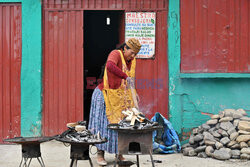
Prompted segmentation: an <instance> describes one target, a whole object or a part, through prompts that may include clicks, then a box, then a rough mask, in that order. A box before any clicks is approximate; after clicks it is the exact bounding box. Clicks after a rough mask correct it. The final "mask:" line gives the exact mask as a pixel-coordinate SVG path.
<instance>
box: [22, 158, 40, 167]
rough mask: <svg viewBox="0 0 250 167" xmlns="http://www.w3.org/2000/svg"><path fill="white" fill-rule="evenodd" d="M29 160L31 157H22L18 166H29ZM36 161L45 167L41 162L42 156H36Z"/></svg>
mask: <svg viewBox="0 0 250 167" xmlns="http://www.w3.org/2000/svg"><path fill="white" fill-rule="evenodd" d="M31 161H32V158H25V157H22V160H21V162H20V164H19V167H29V166H30V163H31ZM37 161H38V162H39V164H40V166H41V167H45V164H44V162H43V158H42V157H37Z"/></svg>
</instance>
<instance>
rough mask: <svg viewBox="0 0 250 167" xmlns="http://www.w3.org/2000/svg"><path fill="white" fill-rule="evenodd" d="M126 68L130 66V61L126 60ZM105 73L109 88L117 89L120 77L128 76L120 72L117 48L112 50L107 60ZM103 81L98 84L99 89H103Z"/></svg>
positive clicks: (120, 64) (119, 57) (119, 58)
mask: <svg viewBox="0 0 250 167" xmlns="http://www.w3.org/2000/svg"><path fill="white" fill-rule="evenodd" d="M126 64H127V67H128V69H130V68H131V61H129V62H126ZM106 67H107V75H108V83H109V88H110V89H118V88H119V87H120V85H121V81H122V79H126V78H127V77H128V76H127V74H126V73H124V72H122V60H121V56H120V52H119V51H118V50H113V51H112V52H111V53H110V54H109V56H108V60H107V64H106ZM103 86H104V85H103V82H101V83H100V84H99V85H98V88H99V89H100V90H102V89H103Z"/></svg>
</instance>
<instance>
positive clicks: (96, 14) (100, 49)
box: [84, 11, 124, 121]
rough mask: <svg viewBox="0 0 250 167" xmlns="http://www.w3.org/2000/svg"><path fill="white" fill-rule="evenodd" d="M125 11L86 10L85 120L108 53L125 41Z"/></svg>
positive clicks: (87, 117) (87, 118)
mask: <svg viewBox="0 0 250 167" xmlns="http://www.w3.org/2000/svg"><path fill="white" fill-rule="evenodd" d="M122 27H124V11H84V120H87V121H88V120H89V113H90V104H91V96H92V93H93V91H94V89H95V87H96V86H97V85H98V81H100V79H102V69H104V65H105V62H106V60H107V57H108V54H109V53H110V52H111V51H112V50H113V49H115V48H116V47H117V45H119V44H121V43H122V42H123V39H122V38H123V36H124V29H123V28H122Z"/></svg>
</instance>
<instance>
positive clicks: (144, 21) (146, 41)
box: [125, 12, 156, 58]
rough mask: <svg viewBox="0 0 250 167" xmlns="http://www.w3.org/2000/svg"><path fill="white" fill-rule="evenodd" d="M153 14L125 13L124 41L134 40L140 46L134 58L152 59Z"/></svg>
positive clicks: (153, 49)
mask: <svg viewBox="0 0 250 167" xmlns="http://www.w3.org/2000/svg"><path fill="white" fill-rule="evenodd" d="M155 17H156V14H155V12H127V13H126V25H125V40H126V41H127V40H128V39H130V38H136V39H138V40H139V41H140V43H141V44H142V47H141V50H140V52H139V53H138V54H137V56H136V58H154V55H155V21H156V19H155Z"/></svg>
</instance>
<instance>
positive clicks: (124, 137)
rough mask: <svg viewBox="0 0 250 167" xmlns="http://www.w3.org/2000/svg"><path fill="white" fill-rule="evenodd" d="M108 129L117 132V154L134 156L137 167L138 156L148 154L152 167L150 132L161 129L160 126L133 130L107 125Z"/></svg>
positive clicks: (117, 125) (116, 125)
mask: <svg viewBox="0 0 250 167" xmlns="http://www.w3.org/2000/svg"><path fill="white" fill-rule="evenodd" d="M108 128H109V129H112V130H115V131H117V132H118V154H123V155H136V161H137V166H138V167H139V155H145V154H149V155H150V158H151V162H152V166H153V167H154V166H155V165H154V161H153V156H152V144H153V143H152V132H153V131H154V130H157V129H162V128H163V127H162V126H151V127H147V128H142V129H134V128H129V127H123V128H122V127H120V125H119V124H109V125H108ZM117 162H118V156H116V160H115V164H114V166H116V165H117Z"/></svg>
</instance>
